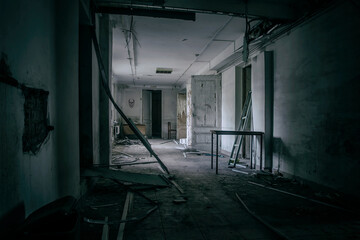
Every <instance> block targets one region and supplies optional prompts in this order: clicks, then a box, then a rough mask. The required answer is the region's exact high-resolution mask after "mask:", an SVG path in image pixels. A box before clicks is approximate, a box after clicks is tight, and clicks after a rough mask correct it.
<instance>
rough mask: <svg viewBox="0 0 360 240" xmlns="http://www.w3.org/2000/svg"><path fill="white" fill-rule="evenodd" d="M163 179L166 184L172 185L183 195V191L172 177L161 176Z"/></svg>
mask: <svg viewBox="0 0 360 240" xmlns="http://www.w3.org/2000/svg"><path fill="white" fill-rule="evenodd" d="M162 177H163V178H164V179H166V180H167V181H168V182H170V183H171V184H172V185H174V186H175V188H176V189H177V190H178V191H179V192H180V193H181V194H184V193H185V191H184V190H183V189H182V188H181V187H180V186H179V184H177V183H176V182H175V180H173V179H172V176H162Z"/></svg>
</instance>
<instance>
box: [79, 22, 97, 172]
mask: <svg viewBox="0 0 360 240" xmlns="http://www.w3.org/2000/svg"><path fill="white" fill-rule="evenodd" d="M92 67H93V66H92V40H91V27H90V26H89V25H83V24H80V29H79V138H80V139H79V140H80V165H81V166H87V165H91V164H92V163H93V114H92V111H93V109H92V106H93V105H92V97H93V92H92ZM95 67H97V66H95Z"/></svg>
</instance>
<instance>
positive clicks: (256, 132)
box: [210, 130, 264, 174]
mask: <svg viewBox="0 0 360 240" xmlns="http://www.w3.org/2000/svg"><path fill="white" fill-rule="evenodd" d="M210 132H211V169H213V168H214V163H213V162H214V154H213V153H214V150H213V148H214V134H215V135H216V174H218V169H219V135H248V136H260V170H261V169H262V162H263V159H262V151H263V150H262V148H263V139H264V132H258V131H225V130H210ZM251 143H252V139H251ZM251 152H252V144H251ZM234 161H235V162H234V165H236V159H235V160H234ZM251 161H252V157H251ZM251 165H252V162H251ZM255 167H256V163H255Z"/></svg>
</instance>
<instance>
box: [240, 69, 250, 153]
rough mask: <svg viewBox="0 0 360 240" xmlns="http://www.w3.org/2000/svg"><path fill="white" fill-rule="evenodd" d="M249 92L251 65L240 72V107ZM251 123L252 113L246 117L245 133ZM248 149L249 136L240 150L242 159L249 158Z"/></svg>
mask: <svg viewBox="0 0 360 240" xmlns="http://www.w3.org/2000/svg"><path fill="white" fill-rule="evenodd" d="M250 90H251V65H249V66H246V67H244V68H243V72H242V94H241V95H242V100H241V105H242V106H244V104H245V101H246V97H247V95H248V93H249V91H250ZM251 123H252V112H251V114H250V115H249V116H248V122H247V125H246V126H245V129H244V130H245V131H250V130H251V129H252V126H251ZM249 149H250V136H246V137H245V139H244V144H243V148H242V157H243V158H250V151H249Z"/></svg>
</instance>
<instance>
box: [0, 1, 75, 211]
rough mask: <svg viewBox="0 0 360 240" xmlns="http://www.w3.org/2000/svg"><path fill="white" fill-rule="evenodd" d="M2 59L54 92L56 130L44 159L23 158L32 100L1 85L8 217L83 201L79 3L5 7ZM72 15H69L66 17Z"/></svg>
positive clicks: (21, 76) (2, 203) (16, 73)
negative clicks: (69, 199) (21, 209)
mask: <svg viewBox="0 0 360 240" xmlns="http://www.w3.org/2000/svg"><path fill="white" fill-rule="evenodd" d="M0 4H1V5H0V30H1V34H0V51H1V52H3V53H5V54H6V55H7V57H8V58H7V64H8V65H9V68H10V71H11V73H12V77H13V78H15V79H16V80H17V81H19V82H20V83H22V84H25V85H26V86H29V87H33V88H38V89H43V90H46V91H48V92H49V96H48V119H49V124H50V125H53V126H54V127H55V129H54V131H52V132H50V134H49V136H48V139H47V141H46V142H44V143H43V145H42V147H41V149H40V151H39V152H38V153H37V154H36V155H34V154H29V153H23V151H22V135H23V131H24V96H23V95H22V93H21V91H20V90H18V89H16V88H14V87H11V86H8V85H5V84H3V83H0V112H1V117H0V142H1V144H0V182H1V188H0V196H1V197H0V217H2V216H3V215H4V214H6V213H7V212H8V211H10V209H12V208H13V207H14V206H16V205H17V204H21V203H24V205H25V211H26V215H28V214H30V213H31V212H32V211H34V210H35V209H37V208H39V207H41V206H42V205H44V204H46V203H48V202H50V201H52V200H54V199H56V198H58V197H61V196H63V195H68V194H69V195H73V196H75V197H77V196H78V194H79V181H80V178H79V147H78V141H79V139H78V132H79V130H78V80H77V78H78V3H76V2H73V1H47V0H43V1H41V0H40V1H31V2H30V1H25V0H11V1H10V0H9V1H6V0H5V1H1V3H0ZM64 13H66V14H64Z"/></svg>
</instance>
